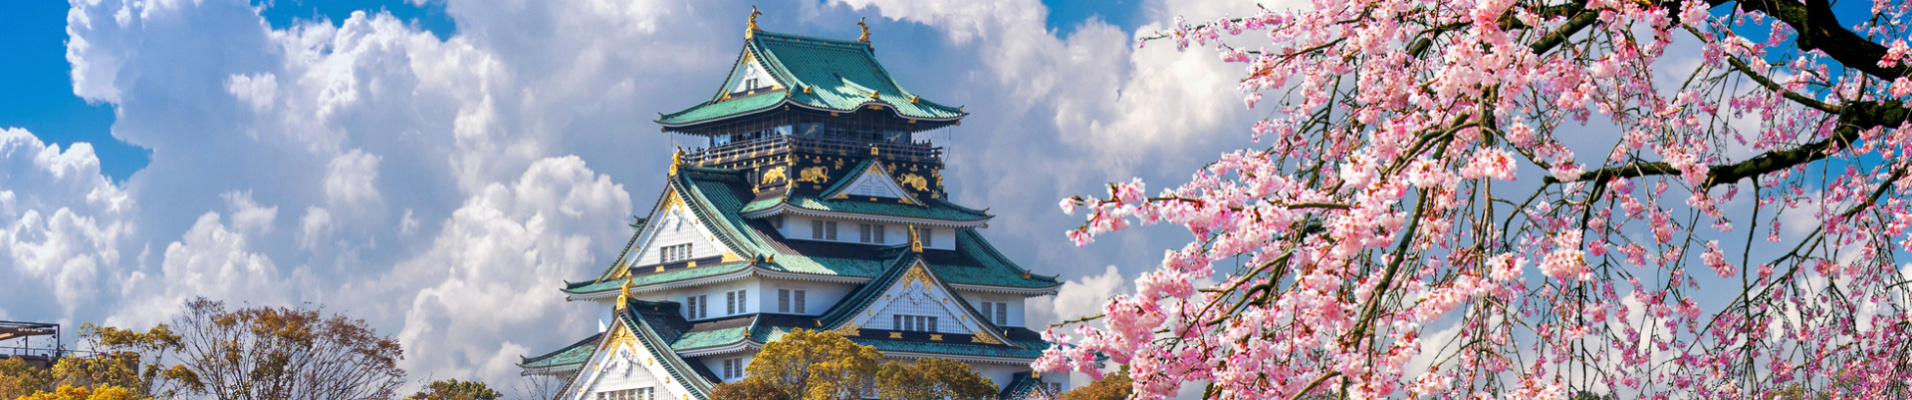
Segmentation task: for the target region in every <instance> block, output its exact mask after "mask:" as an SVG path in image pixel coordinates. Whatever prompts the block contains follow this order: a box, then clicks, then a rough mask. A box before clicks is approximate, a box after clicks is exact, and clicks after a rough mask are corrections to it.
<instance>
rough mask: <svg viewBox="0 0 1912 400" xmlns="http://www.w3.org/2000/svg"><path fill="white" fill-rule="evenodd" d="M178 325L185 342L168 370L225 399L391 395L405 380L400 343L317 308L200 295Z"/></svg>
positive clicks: (175, 325)
mask: <svg viewBox="0 0 1912 400" xmlns="http://www.w3.org/2000/svg"><path fill="white" fill-rule="evenodd" d="M171 329H172V330H173V331H174V332H176V333H177V334H178V335H179V338H180V343H181V344H182V346H181V350H180V352H179V354H178V357H179V359H180V362H179V364H178V366H177V367H178V368H176V369H171V370H169V371H179V373H178V374H177V378H178V379H180V380H181V381H183V383H184V385H185V386H186V387H187V388H188V389H190V390H193V391H195V392H198V393H206V394H211V395H213V396H214V397H217V398H220V399H226V400H255V399H256V400H267V399H365V398H389V397H392V396H393V395H394V394H395V393H394V392H395V391H396V390H397V389H398V386H399V385H400V384H402V383H404V377H405V371H404V370H401V369H399V368H398V360H399V358H401V357H402V356H403V354H404V351H403V350H401V349H400V348H399V345H398V341H396V340H392V339H391V338H390V337H383V336H379V335H378V333H377V332H376V331H374V330H373V329H372V328H371V327H369V326H366V324H365V321H363V320H357V319H351V318H347V317H345V316H343V315H336V314H334V315H331V316H325V315H322V314H321V313H320V312H319V310H318V309H315V308H287V307H250V308H241V309H237V310H227V309H226V304H225V302H221V301H214V300H209V299H206V298H203V297H201V298H197V299H193V300H189V301H187V302H186V303H185V308H184V310H183V312H182V313H181V314H180V315H179V316H178V317H174V318H173V321H172V324H171Z"/></svg>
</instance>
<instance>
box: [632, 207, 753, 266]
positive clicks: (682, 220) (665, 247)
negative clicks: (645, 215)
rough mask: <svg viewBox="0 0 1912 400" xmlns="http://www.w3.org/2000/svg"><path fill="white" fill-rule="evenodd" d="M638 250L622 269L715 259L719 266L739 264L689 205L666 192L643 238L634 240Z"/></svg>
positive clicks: (737, 258) (652, 213)
mask: <svg viewBox="0 0 1912 400" xmlns="http://www.w3.org/2000/svg"><path fill="white" fill-rule="evenodd" d="M637 243H638V247H637V248H638V249H642V250H641V251H640V252H638V253H637V255H635V256H630V257H629V258H627V259H626V260H625V262H624V264H625V265H624V266H625V267H640V266H650V265H665V264H676V263H685V262H693V261H696V260H706V262H710V260H709V259H711V258H718V260H717V261H719V262H727V261H736V260H742V257H739V256H737V255H736V252H735V251H734V250H732V249H730V248H729V247H728V246H725V245H724V243H723V242H721V241H718V240H717V236H716V235H715V234H714V233H712V231H711V229H710V227H709V226H706V225H705V222H704V221H703V220H702V219H700V218H697V214H696V213H695V212H692V210H691V208H690V205H689V204H687V203H685V202H684V201H683V199H682V197H680V196H678V194H677V191H675V190H669V191H666V194H665V196H664V201H663V202H662V204H660V205H659V206H658V208H657V209H655V210H652V211H651V216H650V219H649V220H648V221H647V222H645V224H644V227H643V234H642V235H640V236H639V237H638V238H637Z"/></svg>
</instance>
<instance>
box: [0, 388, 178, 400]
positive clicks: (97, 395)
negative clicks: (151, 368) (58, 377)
mask: <svg viewBox="0 0 1912 400" xmlns="http://www.w3.org/2000/svg"><path fill="white" fill-rule="evenodd" d="M148 398H149V397H145V396H141V395H139V394H137V393H136V392H134V391H132V390H129V389H127V388H123V387H119V386H112V385H103V386H100V387H98V388H93V389H88V388H85V387H77V386H60V388H59V389H58V390H54V391H51V392H39V393H35V394H33V395H30V396H26V397H21V398H19V399H18V400H144V399H148Z"/></svg>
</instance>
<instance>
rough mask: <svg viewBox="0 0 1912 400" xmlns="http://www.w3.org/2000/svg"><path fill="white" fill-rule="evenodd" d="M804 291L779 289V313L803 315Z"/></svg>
mask: <svg viewBox="0 0 1912 400" xmlns="http://www.w3.org/2000/svg"><path fill="white" fill-rule="evenodd" d="M803 292H804V291H803V290H802V289H797V290H790V289H777V312H780V313H797V314H802V313H803Z"/></svg>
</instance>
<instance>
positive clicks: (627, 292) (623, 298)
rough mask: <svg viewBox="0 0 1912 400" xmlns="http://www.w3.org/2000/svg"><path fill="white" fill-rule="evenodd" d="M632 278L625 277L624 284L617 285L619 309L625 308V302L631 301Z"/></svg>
mask: <svg viewBox="0 0 1912 400" xmlns="http://www.w3.org/2000/svg"><path fill="white" fill-rule="evenodd" d="M631 286H632V285H631V278H624V285H623V286H618V287H617V309H618V310H623V309H624V303H629V302H631Z"/></svg>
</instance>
